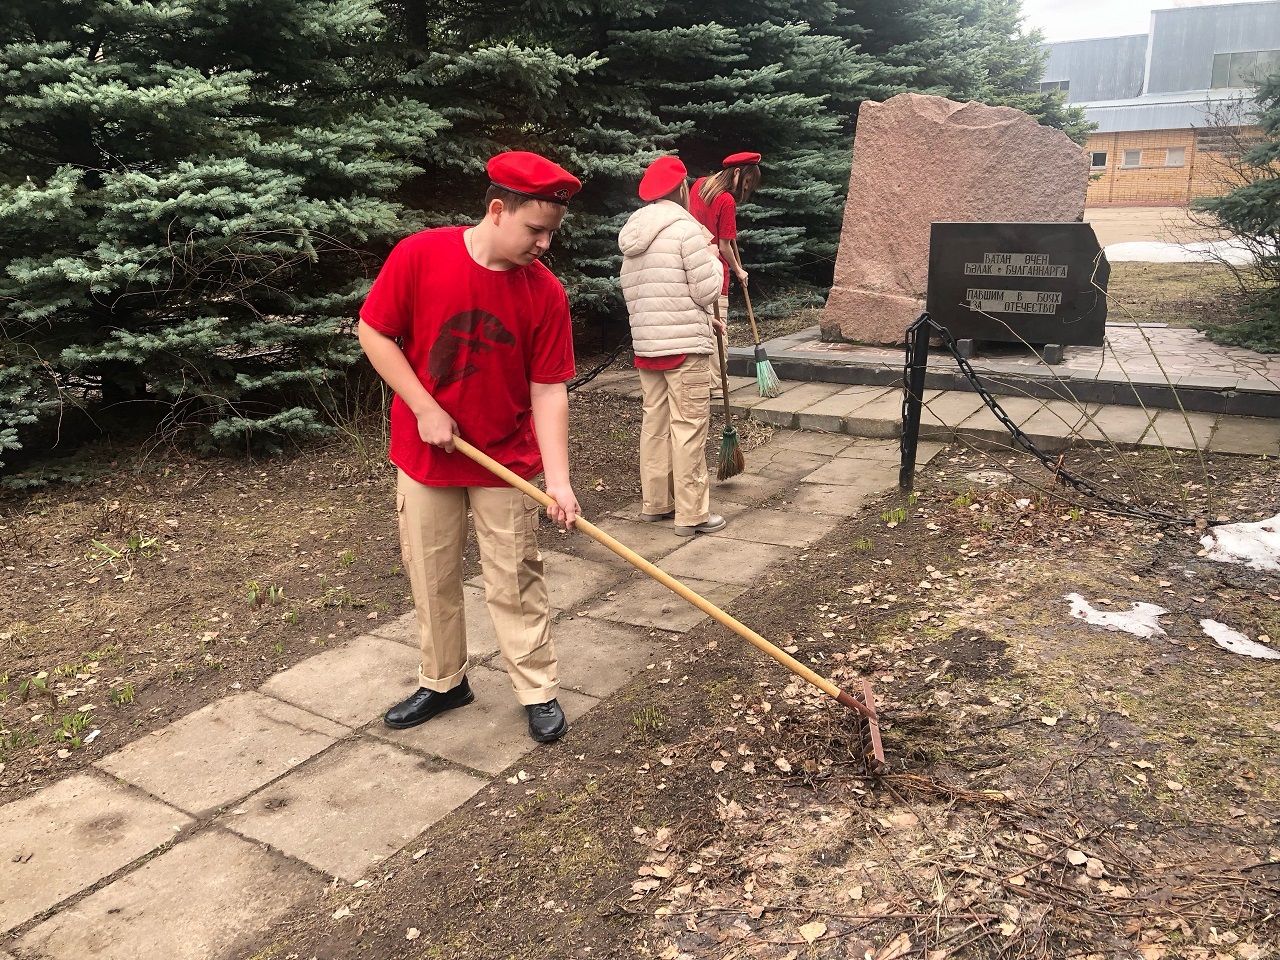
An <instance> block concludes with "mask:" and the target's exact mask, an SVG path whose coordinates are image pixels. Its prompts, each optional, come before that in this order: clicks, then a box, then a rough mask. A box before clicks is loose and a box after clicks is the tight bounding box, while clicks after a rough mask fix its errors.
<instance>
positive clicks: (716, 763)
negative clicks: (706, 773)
mask: <svg viewBox="0 0 1280 960" xmlns="http://www.w3.org/2000/svg"><path fill="white" fill-rule="evenodd" d="M724 768H725V762H724V761H723V760H712V761H711V771H712V773H723V772H724Z"/></svg>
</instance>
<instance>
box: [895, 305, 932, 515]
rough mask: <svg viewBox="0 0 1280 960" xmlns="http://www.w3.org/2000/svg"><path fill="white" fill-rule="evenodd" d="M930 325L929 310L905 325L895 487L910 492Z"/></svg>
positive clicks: (917, 443) (914, 475) (926, 367)
mask: <svg viewBox="0 0 1280 960" xmlns="http://www.w3.org/2000/svg"><path fill="white" fill-rule="evenodd" d="M929 326H930V323H929V314H927V313H922V314H920V316H919V318H917V320H916V321H915V323H913V324H911V326H910V327H908V328H907V359H906V365H905V366H904V367H903V369H902V441H901V448H902V465H901V466H900V467H899V469H898V489H899V490H901V491H902V492H903V493H910V492H911V488H912V487H913V486H915V481H916V449H917V447H918V446H919V444H920V413H921V410H922V409H923V407H924V375H925V372H926V371H927V369H928V367H929Z"/></svg>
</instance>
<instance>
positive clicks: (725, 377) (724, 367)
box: [711, 296, 730, 426]
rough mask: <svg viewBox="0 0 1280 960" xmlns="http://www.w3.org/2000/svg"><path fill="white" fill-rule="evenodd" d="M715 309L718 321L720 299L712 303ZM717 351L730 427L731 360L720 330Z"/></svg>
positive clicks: (721, 395)
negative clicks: (725, 349) (726, 351)
mask: <svg viewBox="0 0 1280 960" xmlns="http://www.w3.org/2000/svg"><path fill="white" fill-rule="evenodd" d="M711 305H712V307H714V308H715V312H716V320H717V321H718V320H719V319H720V297H719V296H717V297H716V299H715V300H714V301H713V302H712V304H711ZM716 349H717V350H719V351H720V399H721V400H723V401H724V422H725V425H726V426H728V425H729V423H730V420H729V370H728V366H729V358H728V357H727V356H726V355H725V352H724V334H723V333H721V332H720V331H719V330H718V329H717V330H716Z"/></svg>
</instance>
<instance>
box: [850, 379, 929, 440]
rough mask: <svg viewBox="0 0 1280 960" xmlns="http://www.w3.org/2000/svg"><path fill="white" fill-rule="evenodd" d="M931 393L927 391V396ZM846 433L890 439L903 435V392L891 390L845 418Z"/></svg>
mask: <svg viewBox="0 0 1280 960" xmlns="http://www.w3.org/2000/svg"><path fill="white" fill-rule="evenodd" d="M929 392H930V391H927V390H926V391H925V396H928V395H929ZM844 432H845V433H847V434H849V435H850V436H852V437H872V438H875V439H889V438H891V437H896V436H898V435H899V434H900V433H902V391H901V390H890V391H888V392H886V393H884V394H882V395H881V396H879V397H877V398H876V399H874V400H872V401H871V402H870V403H865V404H863V405H862V406H860V407H858V408H857V409H856V410H854V411H853V412H852V413H851V414H849V415H848V416H847V417H845V418H844Z"/></svg>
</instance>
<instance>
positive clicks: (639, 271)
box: [618, 200, 724, 357]
mask: <svg viewBox="0 0 1280 960" xmlns="http://www.w3.org/2000/svg"><path fill="white" fill-rule="evenodd" d="M618 246H619V247H620V248H621V250H622V294H623V296H624V297H625V298H626V301H627V313H629V314H630V315H631V339H632V345H633V347H634V349H635V352H636V356H639V357H668V356H671V355H672V354H676V353H693V354H710V353H714V352H715V349H716V347H715V334H714V331H713V330H712V329H711V317H712V314H711V304H712V303H714V302H715V300H716V298H717V297H718V296H719V295H720V286H721V284H722V282H723V280H724V267H723V266H722V265H721V263H720V259H719V258H718V257H717V256H716V254H715V252H714V251H713V250H712V249H711V234H709V233H708V232H707V230H706V228H705V227H703V226H702V224H700V223H698V221H697V220H695V219H694V218H693V214H691V213H690V212H689V211H688V210H686V209H685V208H684V207H682V206H680V204H678V203H674V202H672V201H671V200H659V201H657V202H656V203H648V204H645V205H644V206H643V207H641V208H640V209H639V210H637V211H636V212H635V213H633V214H632V215H631V218H630V219H629V220H627V223H626V226H624V227H623V228H622V232H621V233H620V234H618Z"/></svg>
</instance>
